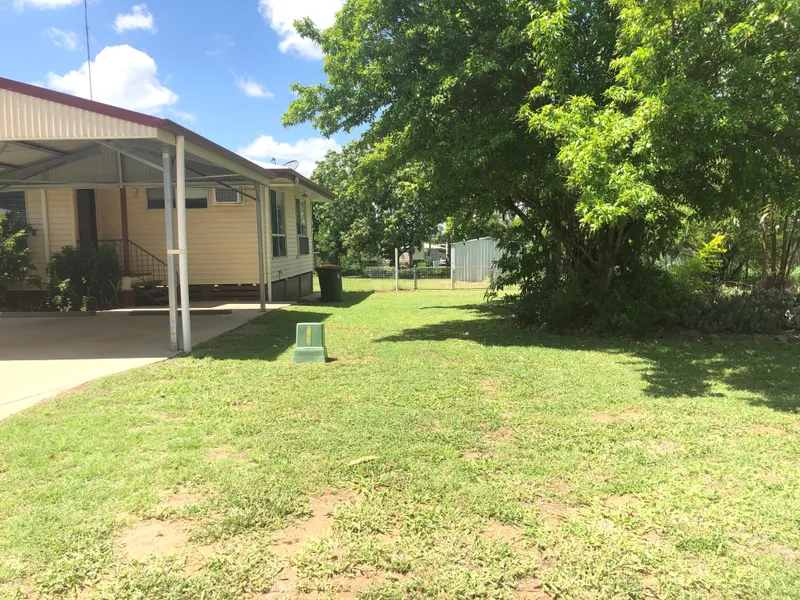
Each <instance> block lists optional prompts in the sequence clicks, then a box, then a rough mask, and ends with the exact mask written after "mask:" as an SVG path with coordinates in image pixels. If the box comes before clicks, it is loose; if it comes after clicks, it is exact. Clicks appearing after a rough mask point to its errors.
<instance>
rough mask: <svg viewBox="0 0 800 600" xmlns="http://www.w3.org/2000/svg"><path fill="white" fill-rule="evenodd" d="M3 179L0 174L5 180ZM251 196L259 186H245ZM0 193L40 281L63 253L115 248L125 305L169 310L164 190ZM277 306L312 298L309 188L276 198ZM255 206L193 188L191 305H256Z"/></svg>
mask: <svg viewBox="0 0 800 600" xmlns="http://www.w3.org/2000/svg"><path fill="white" fill-rule="evenodd" d="M0 176H2V175H1V174H0ZM242 191H243V192H244V193H245V194H248V193H249V195H253V194H254V190H253V188H243V189H242ZM122 195H123V194H122V193H121V190H119V189H108V188H105V189H104V188H101V189H78V190H74V189H40V190H24V191H12V192H8V191H0V210H3V211H6V212H7V213H8V214H9V215H10V216H11V218H14V219H17V220H19V221H24V222H26V223H27V224H29V225H30V226H31V228H32V229H33V234H32V235H31V236H30V237H29V241H28V247H29V248H30V249H31V254H32V256H33V259H34V264H35V266H36V274H38V275H39V276H44V275H45V273H46V265H47V261H48V259H49V257H50V256H51V255H52V254H53V253H54V252H58V251H59V250H61V249H63V248H64V247H65V246H74V247H79V246H81V245H85V244H89V245H97V244H110V245H113V246H114V247H115V248H116V250H117V253H118V254H119V256H120V260H121V262H122V263H123V272H124V273H125V274H126V276H127V277H126V281H125V285H124V286H123V287H124V288H127V289H128V290H130V291H131V292H135V294H130V295H129V298H128V302H127V303H128V304H136V303H158V302H160V301H162V300H163V301H164V302H165V303H166V300H167V298H166V291H165V286H166V284H167V247H166V237H165V234H164V218H165V215H164V191H163V190H162V189H159V188H145V187H142V188H139V187H134V188H125V191H124V196H125V197H124V198H122V197H121V196H122ZM269 196H270V201H269V209H270V213H271V215H270V216H271V219H270V221H271V225H272V226H271V230H272V233H273V235H272V238H271V240H272V261H271V262H272V299H273V300H274V301H281V300H292V299H296V298H300V297H302V296H306V295H308V294H311V293H312V281H313V279H312V273H313V269H314V257H313V250H312V248H313V245H312V237H313V232H312V230H311V201H310V199H309V197H308V194H307V193H306V192H305V191H304V189H303V186H302V184H298V185H294V184H289V185H280V186H279V185H276V184H273V186H272V189H270V190H269ZM255 204H256V203H255V201H254V200H252V199H250V198H249V197H247V196H244V195H242V194H241V193H240V192H239V191H238V190H230V189H227V188H189V189H187V190H186V209H187V210H186V219H187V228H188V230H189V231H191V236H192V243H191V245H190V248H189V250H190V254H189V288H190V294H191V297H192V298H193V299H198V300H200V299H203V300H211V299H216V298H220V299H222V298H239V299H246V298H258V268H259V266H258V265H259V262H258V239H257V232H256V225H255V223H256V214H255V213H256V206H255Z"/></svg>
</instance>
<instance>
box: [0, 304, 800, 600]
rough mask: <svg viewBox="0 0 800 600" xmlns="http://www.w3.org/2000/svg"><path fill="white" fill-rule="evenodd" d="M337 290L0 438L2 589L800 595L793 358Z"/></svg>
mask: <svg viewBox="0 0 800 600" xmlns="http://www.w3.org/2000/svg"><path fill="white" fill-rule="evenodd" d="M347 300H348V301H347V303H346V304H345V305H343V306H336V307H332V306H324V305H307V306H298V307H295V308H292V309H289V310H286V311H280V312H277V313H272V314H270V315H267V316H265V317H262V318H261V319H260V320H258V321H256V322H254V323H252V324H250V325H247V326H245V327H243V328H241V329H239V330H237V331H235V332H233V333H231V334H229V335H227V336H225V337H222V338H219V339H218V340H216V341H214V342H212V343H210V344H208V345H205V346H202V347H201V348H200V349H199V350H198V351H197V353H196V354H195V356H193V357H191V358H181V359H177V360H173V361H170V362H166V363H163V364H160V365H155V366H152V367H148V368H145V369H141V370H138V371H135V372H131V373H128V374H125V375H121V376H117V377H113V378H110V379H107V380H104V381H102V382H99V383H96V384H94V385H90V386H88V387H86V388H84V389H82V390H80V391H79V392H76V393H74V394H71V395H67V396H64V397H62V398H60V399H59V400H56V401H53V402H49V403H46V404H44V405H41V406H39V407H37V408H36V409H34V410H30V411H28V412H26V413H24V414H21V415H18V416H17V417H15V418H12V419H10V420H8V421H5V422H2V423H0V597H2V598H6V597H7V598H49V597H54V598H75V597H77V598H80V599H81V600H86V599H90V598H103V599H115V600H116V599H147V600H152V599H170V600H178V599H187V600H189V599H191V600H195V599H199V598H204V599H209V600H213V599H225V598H249V599H253V600H266V599H271V598H275V599H277V598H326V597H331V598H335V597H341V598H355V597H358V598H361V599H371V600H389V599H400V598H437V599H448V598H452V599H463V598H471V599H477V598H485V599H505V598H507V599H513V598H527V599H537V600H542V599H547V598H553V599H555V598H585V599H590V598H591V599H595V598H597V599H600V598H720V599H722V598H741V599H748V600H750V599H758V598H764V599H767V598H769V599H780V598H800V461H799V460H798V457H799V456H800V415H798V412H797V411H798V406H800V392H799V391H798V390H800V372H799V371H798V364H799V363H800V348H797V347H795V346H789V345H781V344H778V343H768V344H760V345H759V344H754V343H724V342H708V343H705V342H689V341H669V342H666V341H650V342H631V341H622V340H620V341H615V340H601V339H581V338H562V337H555V336H540V335H536V334H532V333H526V332H521V331H518V330H515V329H513V328H512V327H510V326H509V325H508V324H507V323H506V322H505V320H504V319H503V318H502V317H501V316H499V315H497V314H495V313H494V312H493V311H492V310H489V309H488V308H487V306H486V305H485V304H483V303H482V301H481V295H480V294H479V293H475V292H452V291H446V292H416V293H412V292H408V293H401V294H393V293H392V294H375V295H372V296H366V295H349V296H348V298H347ZM305 321H325V323H326V326H327V335H328V342H329V353H330V355H331V356H332V357H333V358H334V359H335V361H334V362H332V363H330V364H328V365H324V366H321V365H317V366H294V365H292V364H291V350H292V342H293V338H294V328H295V324H296V323H298V322H305Z"/></svg>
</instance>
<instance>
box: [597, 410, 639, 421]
mask: <svg viewBox="0 0 800 600" xmlns="http://www.w3.org/2000/svg"><path fill="white" fill-rule="evenodd" d="M645 416H647V413H646V412H645V411H643V410H642V409H641V408H629V409H628V410H625V411H623V412H621V413H609V412H593V413H592V414H590V415H589V419H590V420H592V421H594V422H595V423H613V422H614V421H638V420H640V419H643V418H644V417H645Z"/></svg>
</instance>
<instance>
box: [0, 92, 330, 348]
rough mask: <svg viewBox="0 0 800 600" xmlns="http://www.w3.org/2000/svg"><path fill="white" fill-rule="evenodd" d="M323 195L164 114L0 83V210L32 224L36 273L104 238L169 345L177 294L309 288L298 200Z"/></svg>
mask: <svg viewBox="0 0 800 600" xmlns="http://www.w3.org/2000/svg"><path fill="white" fill-rule="evenodd" d="M333 198H334V197H333V195H332V194H331V192H329V191H328V190H326V189H324V188H322V187H320V186H318V185H316V184H314V183H313V182H312V181H310V180H309V179H307V178H306V177H304V176H302V175H301V174H299V173H297V172H296V171H294V170H293V169H290V168H286V167H278V166H270V165H268V166H264V165H260V164H257V163H254V162H252V161H250V160H248V159H246V158H243V157H242V156H239V155H237V154H235V153H233V152H231V151H229V150H226V149H225V148H223V147H221V146H219V145H217V144H215V143H214V142H212V141H210V140H208V139H206V138H203V137H201V136H199V135H197V134H196V133H194V132H192V131H190V130H188V129H186V128H184V127H182V126H180V125H178V124H176V123H173V122H172V121H169V120H167V119H161V118H158V117H152V116H149V115H144V114H141V113H136V112H132V111H128V110H124V109H119V108H116V107H112V106H108V105H105V104H101V103H98V102H92V101H89V100H84V99H81V98H76V97H74V96H69V95H66V94H61V93H58V92H53V91H51V90H46V89H43V88H39V87H36V86H32V85H28V84H24V83H20V82H16V81H12V80H8V79H2V78H0V210H2V211H3V212H5V213H7V214H9V215H10V216H11V218H14V219H19V220H20V221H24V222H26V223H28V224H30V226H31V227H32V229H33V230H34V234H33V235H31V236H30V239H29V244H30V248H31V250H32V255H33V257H34V260H35V264H36V266H37V269H38V274H39V275H40V276H43V275H44V274H45V265H46V264H47V262H48V259H49V257H50V256H51V255H52V254H53V253H54V252H58V251H59V250H61V249H62V248H64V247H66V246H86V245H89V246H96V245H98V244H111V245H114V247H115V248H116V249H117V252H118V254H119V256H120V259H121V262H122V263H123V269H124V273H125V276H126V277H125V280H124V287H125V288H127V299H128V301H130V302H134V301H137V300H138V301H145V302H150V303H152V302H161V301H163V302H164V303H165V304H166V303H167V302H168V303H169V305H170V314H171V318H170V338H171V344H170V345H171V347H173V348H177V347H179V346H181V344H180V340H178V333H177V332H178V329H177V326H176V323H177V320H178V305H179V304H180V306H181V307H182V308H184V309H185V308H188V307H189V302H190V300H191V299H204V300H208V299H216V298H220V299H222V298H226V299H229V298H245V297H252V298H260V300H261V304H262V308H263V307H264V305H265V304H266V303H267V302H269V301H273V300H274V301H278V300H286V299H293V298H298V297H300V296H304V295H307V294H310V293H311V292H312V286H313V268H314V258H313V247H314V244H313V231H312V226H311V224H312V219H311V206H312V203H313V202H327V201H331V200H333ZM165 207H166V208H169V207H172V210H165ZM180 320H181V322H182V324H183V328H182V336H183V344H182V346H183V349H184V350H189V349H191V322H190V313H189V311H188V310H183V311H182V313H181V315H180Z"/></svg>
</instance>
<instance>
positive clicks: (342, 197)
mask: <svg viewBox="0 0 800 600" xmlns="http://www.w3.org/2000/svg"><path fill="white" fill-rule="evenodd" d="M383 156H384V151H383V150H382V149H381V148H365V144H363V143H362V144H359V143H352V144H350V145H348V146H346V147H345V148H344V149H343V150H342V151H341V152H330V153H328V155H327V157H326V158H325V160H324V161H322V162H321V163H320V164H319V165H318V166H317V168H316V170H315V171H314V175H313V177H314V179H315V180H316V181H317V182H318V183H320V184H321V185H324V186H325V187H327V188H329V189H331V190H333V191H334V192H335V193H336V195H337V200H336V202H332V203H328V204H325V205H322V206H321V207H319V208H318V209H317V213H316V231H317V236H316V237H317V242H318V244H319V247H320V250H321V253H322V255H323V257H324V259H326V260H328V261H330V262H342V261H344V262H347V263H351V264H355V263H361V262H363V261H365V260H369V259H375V258H378V257H384V258H387V259H389V260H391V261H393V260H394V252H395V248H397V249H399V250H400V253H404V252H408V253H409V255H410V256H413V254H414V250H415V249H418V248H421V247H422V244H423V242H425V241H428V240H429V239H430V238H431V236H433V235H435V234H436V233H437V226H438V224H439V223H440V222H441V220H442V218H443V217H442V214H441V211H440V210H439V209H438V206H437V205H436V204H434V203H429V202H427V201H426V200H427V189H428V185H427V182H428V180H427V177H426V171H425V169H424V168H423V167H422V166H421V165H420V164H418V163H410V164H407V165H402V166H396V165H394V164H393V163H392V162H391V161H386V160H384V158H383Z"/></svg>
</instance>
